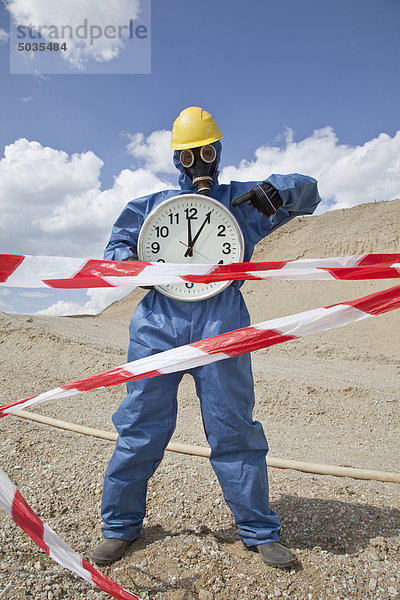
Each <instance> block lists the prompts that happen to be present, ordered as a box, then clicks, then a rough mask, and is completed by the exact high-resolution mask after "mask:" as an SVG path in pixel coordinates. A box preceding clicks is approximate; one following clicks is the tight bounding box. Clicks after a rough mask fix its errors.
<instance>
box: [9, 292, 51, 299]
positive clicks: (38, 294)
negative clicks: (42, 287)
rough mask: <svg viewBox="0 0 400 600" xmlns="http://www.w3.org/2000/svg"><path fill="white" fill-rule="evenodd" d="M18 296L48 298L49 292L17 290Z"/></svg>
mask: <svg viewBox="0 0 400 600" xmlns="http://www.w3.org/2000/svg"><path fill="white" fill-rule="evenodd" d="M16 294H17V295H18V296H21V297H22V298H48V297H49V294H46V292H16Z"/></svg>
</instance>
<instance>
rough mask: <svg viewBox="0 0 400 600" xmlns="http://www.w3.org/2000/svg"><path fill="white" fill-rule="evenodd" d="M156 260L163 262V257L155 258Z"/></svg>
mask: <svg viewBox="0 0 400 600" xmlns="http://www.w3.org/2000/svg"><path fill="white" fill-rule="evenodd" d="M157 262H163V263H165V260H164V259H163V258H157Z"/></svg>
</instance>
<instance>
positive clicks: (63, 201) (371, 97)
mask: <svg viewBox="0 0 400 600" xmlns="http://www.w3.org/2000/svg"><path fill="white" fill-rule="evenodd" d="M130 1H131V2H132V7H133V8H134V4H135V0H120V5H121V11H122V10H124V11H125V12H124V15H126V14H127V13H126V11H127V10H129V4H130ZM142 1H143V2H146V4H148V1H147V0H142ZM41 3H42V5H43V6H46V0H20V3H19V4H20V5H22V6H24V7H25V9H28V11H29V9H30V8H31V9H32V14H42V15H43V12H42V13H40V11H39V13H38V12H37V5H40V4H41ZM92 3H93V6H94V7H95V6H98V5H99V3H100V4H101V2H100V0H98V1H97V2H94V1H93V0H87V1H85V2H83V1H82V0H68V1H67V0H59V2H58V3H57V6H58V7H60V10H61V11H62V10H65V14H66V15H67V14H68V10H69V9H70V8H71V6H74V7H75V8H76V6H78V7H79V5H80V4H81V5H82V6H84V7H85V10H83V9H82V19H83V18H84V17H85V16H87V13H88V11H89V16H90V14H91V13H90V10H91V9H92ZM6 4H7V2H6ZM8 4H9V6H8V8H11V9H13V8H14V13H13V14H14V20H15V18H18V14H16V13H15V6H16V5H15V3H14V6H13V2H11V3H8ZM116 4H117V5H118V2H117V3H116ZM35 10H36V13H35ZM93 10H95V9H94V8H93ZM93 14H94V13H93ZM9 19H10V16H9V11H8V10H7V6H2V7H1V9H0V28H1V29H0V41H1V40H2V41H3V43H2V44H1V45H0V77H1V94H0V108H1V115H2V117H1V127H0V146H1V157H3V158H2V160H1V163H3V164H1V163H0V175H2V178H3V184H2V183H1V180H0V204H1V205H2V212H3V215H6V218H5V220H4V221H3V229H1V228H0V234H1V237H2V238H3V239H1V240H0V252H10V253H11V252H12V253H21V254H43V255H50V254H51V255H67V256H71V255H73V256H84V257H86V256H97V257H100V256H101V253H102V249H103V246H104V244H105V243H106V241H107V237H108V235H109V231H110V230H111V226H112V223H113V220H115V218H116V217H117V216H118V214H119V212H120V211H121V210H122V208H123V205H124V204H125V203H126V201H127V200H128V199H129V197H130V196H129V194H133V195H142V193H149V192H151V191H156V190H157V189H162V188H163V187H165V186H167V185H169V186H171V185H175V182H176V178H175V175H174V174H173V172H172V171H171V170H170V169H169V167H168V166H165V165H168V161H169V158H170V154H169V152H170V151H169V150H168V143H167V142H168V134H167V133H165V132H166V131H168V130H170V129H171V126H172V122H173V121H174V119H175V118H176V117H177V115H178V114H179V112H180V110H182V109H183V108H185V107H187V106H190V105H197V106H203V107H204V108H206V109H208V110H209V111H210V112H211V113H212V114H213V115H214V116H215V118H216V120H217V122H218V124H219V126H220V128H221V130H222V132H223V133H224V139H223V155H222V177H223V180H224V181H225V180H229V179H230V178H236V179H253V178H260V179H262V178H265V177H267V176H268V175H269V174H270V173H271V172H272V171H275V172H276V169H280V170H281V172H282V171H283V170H285V171H286V172H290V171H300V172H308V174H310V175H314V176H316V177H317V178H318V179H319V180H320V190H321V195H322V197H323V199H324V204H323V207H322V210H326V209H328V208H332V207H341V206H352V205H354V204H357V203H359V202H363V201H371V200H390V199H393V198H395V197H398V196H400V176H399V175H398V172H399V171H400V169H396V167H397V166H400V165H399V164H398V162H397V164H396V157H397V156H399V153H398V150H399V145H400V135H396V133H397V131H398V130H399V129H400V127H399V108H398V106H399V102H398V98H399V92H400V85H399V71H400V70H399V59H400V51H399V48H400V42H399V39H398V26H399V23H400V2H399V1H398V0H380V1H379V2H378V1H377V0H324V2H321V0H301V1H299V0H251V1H250V2H245V1H244V0H240V1H239V0H213V1H211V0H202V2H201V4H200V3H199V2H198V0H168V2H165V0H152V4H151V19H150V22H149V25H150V27H149V35H150V37H151V73H150V74H147V75H135V74H128V75H117V74H115V75H114V74H107V75H106V74H97V75H92V74H85V70H84V69H83V70H82V71H80V72H78V73H76V74H70V75H47V74H45V75H44V76H43V75H42V76H41V75H35V76H33V75H10V74H9V68H10V65H9V57H10V41H9V40H7V32H9V30H10V23H9ZM139 20H140V15H139V17H138V22H139ZM2 32H3V33H2ZM110 65H111V66H112V61H109V63H108V67H110ZM75 72H76V71H75ZM71 73H74V72H73V70H72V71H71ZM163 132H164V133H163ZM140 134H142V135H141V136H140ZM17 140H20V141H19V143H17ZM35 142H36V144H34V143H35ZM6 146H7V147H8V151H7V155H4V151H5V148H6ZM74 155H76V157H75V158H73V156H74ZM397 161H398V158H397ZM349 165H350V166H351V169H349ZM355 165H359V168H358V170H357V168H356V166H355ZM264 169H265V170H264ZM271 170H272V171H271ZM56 174H57V177H56ZM72 181H73V185H72V183H71V182H72ZM4 182H5V183H4ZM96 203H97V204H98V210H96ZM74 213H75V214H74ZM77 213H79V215H78V214H77ZM85 213H86V220H85ZM94 215H95V216H94ZM30 223H33V226H29V224H30ZM11 230H12V235H11V234H10V231H11ZM282 258H286V257H282ZM23 293H26V290H25V291H24V290H16V289H11V288H10V289H7V288H0V309H3V310H6V311H16V312H27V313H28V312H29V313H33V312H35V311H37V310H39V309H45V308H47V307H49V306H52V305H53V304H54V303H55V302H57V301H58V300H60V301H61V303H62V302H64V303H65V302H68V303H75V306H72V304H70V309H71V310H77V305H80V306H82V305H83V304H85V303H87V302H88V301H89V303H90V302H91V303H92V304H91V305H90V306H89V308H91V307H93V306H97V305H96V302H97V300H95V299H93V298H92V299H91V298H90V297H89V299H88V297H87V296H86V295H85V293H84V292H73V293H72V292H71V293H70V294H67V293H64V292H51V293H50V292H49V294H48V295H47V296H45V297H43V296H36V297H32V296H30V297H29V298H27V297H26V296H22V295H21V294H23ZM29 293H30V294H31V293H32V290H31V291H29ZM41 293H43V291H42V292H41ZM46 293H47V291H46ZM96 294H98V295H99V294H101V292H98V291H97V292H96ZM96 294H95V295H96ZM102 302H103V303H104V302H105V300H104V298H100V297H99V296H98V307H100V306H101V303H102ZM63 307H64V309H65V308H66V305H62V304H59V307H58V309H53V312H52V313H51V312H50V314H60V313H61V312H62V310H63ZM57 310H58V312H57Z"/></svg>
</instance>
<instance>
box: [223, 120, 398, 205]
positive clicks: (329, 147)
mask: <svg viewBox="0 0 400 600" xmlns="http://www.w3.org/2000/svg"><path fill="white" fill-rule="evenodd" d="M293 172H298V173H304V174H307V175H311V176H313V177H315V178H316V179H318V182H319V190H320V193H321V196H322V198H323V201H324V203H323V207H324V208H325V209H326V208H327V206H328V204H329V206H330V207H331V208H345V207H350V206H355V205H356V204H361V203H364V202H372V201H374V200H393V199H394V198H396V197H400V131H398V132H397V133H396V135H395V136H394V137H393V138H392V137H390V136H389V135H387V134H386V133H381V134H380V135H379V136H378V137H377V138H374V139H372V140H369V141H368V142H366V143H365V144H363V145H362V146H349V145H345V144H340V143H339V141H338V138H337V136H336V134H335V132H334V131H333V129H332V128H331V127H325V128H324V129H318V130H316V131H314V133H313V135H312V136H310V137H308V138H305V139H304V140H302V141H300V142H294V141H293V132H292V131H291V130H287V131H286V135H285V146H284V147H278V146H260V147H259V148H257V150H256V151H255V159H254V160H252V161H249V160H246V159H244V160H242V161H241V162H240V163H239V165H238V166H233V165H232V166H227V167H225V168H224V169H223V170H222V173H221V177H220V180H221V183H228V182H229V181H231V180H232V179H235V180H239V181H246V180H259V179H266V178H267V177H268V175H270V174H272V173H283V174H284V173H293ZM323 207H322V209H323ZM320 210H321V209H320Z"/></svg>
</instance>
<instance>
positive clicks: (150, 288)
mask: <svg viewBox="0 0 400 600" xmlns="http://www.w3.org/2000/svg"><path fill="white" fill-rule="evenodd" d="M125 260H126V261H128V260H139V259H138V256H137V254H132V256H128V258H125ZM138 287H140V288H141V289H142V290H152V289H153V288H154V285H139V286H138Z"/></svg>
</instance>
